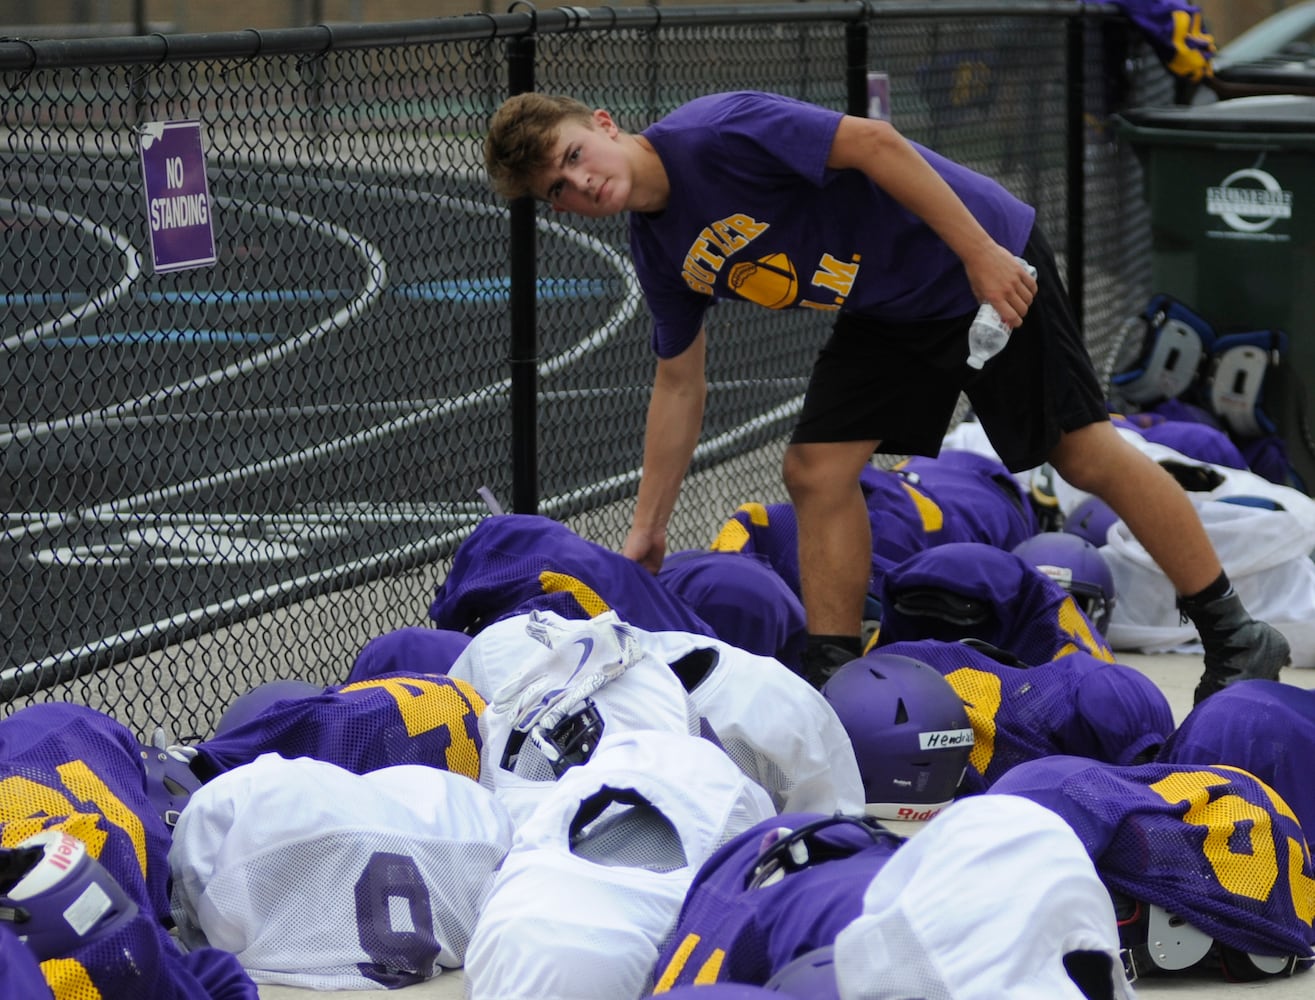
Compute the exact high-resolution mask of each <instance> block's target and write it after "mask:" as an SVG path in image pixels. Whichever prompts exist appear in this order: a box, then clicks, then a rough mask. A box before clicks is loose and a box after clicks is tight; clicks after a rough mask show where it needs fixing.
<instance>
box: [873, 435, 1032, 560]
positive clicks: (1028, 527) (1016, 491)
mask: <svg viewBox="0 0 1315 1000" xmlns="http://www.w3.org/2000/svg"><path fill="white" fill-rule="evenodd" d="M895 471H896V472H897V473H898V474H899V475H900V477H901V478H902V479H903V480H904V482H905V483H907V484H908V487H909V488H910V489H911V490H914V491H916V492H917V493H920V494H922V495H923V496H925V497H927V498H928V499H929V500H930V501H931V502H932V503H934V504H935V505H936V506H937V507H939V508H940V509H941V510H942V511H944V512H945V513H944V517H943V521H944V527H943V529H942V534H941V535H940V536H939V537H936V538H935V539H934V541H933V542H932V544H940V543H944V542H985V543H986V544H987V545H994V546H996V547H997V548H1001V549H1012V548H1013V547H1014V546H1015V545H1017V544H1018V543H1019V542H1021V541H1023V540H1024V539H1027V538H1031V537H1032V536H1033V535H1035V534H1036V532H1037V524H1036V515H1035V514H1034V513H1033V511H1032V504H1031V501H1029V500H1028V498H1027V494H1026V492H1025V491H1024V490H1023V486H1022V484H1021V483H1020V482H1019V481H1018V480H1017V479H1016V478H1015V477H1014V476H1013V475H1012V474H1011V473H1010V472H1009V470H1008V469H1007V468H1005V465H1004V463H1003V462H1000V461H999V460H998V459H994V458H991V457H989V456H987V455H980V454H978V453H976V452H972V451H958V450H953V449H946V450H944V451H942V452H941V453H940V454H939V455H937V456H936V457H935V458H926V457H924V456H920V455H915V456H913V457H911V458H907V459H905V460H904V461H903V462H901V463H900V464H899V465H897V466H896V467H895ZM869 506H871V504H869ZM928 534H930V532H929V533H928Z"/></svg>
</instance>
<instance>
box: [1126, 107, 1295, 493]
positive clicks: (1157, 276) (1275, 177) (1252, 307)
mask: <svg viewBox="0 0 1315 1000" xmlns="http://www.w3.org/2000/svg"><path fill="white" fill-rule="evenodd" d="M1117 125H1118V128H1119V131H1120V133H1121V134H1123V135H1124V136H1125V138H1127V139H1128V140H1129V141H1130V142H1131V143H1132V145H1133V148H1134V149H1135V150H1136V152H1137V155H1138V158H1139V160H1140V161H1141V164H1142V167H1143V175H1144V178H1145V192H1144V193H1145V196H1146V199H1147V201H1148V203H1149V205H1150V213H1151V269H1152V291H1154V292H1163V293H1165V294H1168V295H1172V296H1173V297H1175V298H1177V299H1179V300H1180V301H1181V302H1183V303H1184V304H1185V305H1187V306H1190V307H1191V308H1192V309H1194V310H1195V311H1196V312H1197V313H1199V314H1200V315H1201V316H1203V317H1204V318H1205V319H1207V320H1208V321H1210V322H1211V323H1212V324H1213V325H1214V326H1215V327H1216V329H1217V330H1219V331H1220V332H1221V333H1223V332H1229V331H1242V330H1263V329H1278V330H1283V331H1284V332H1285V333H1286V334H1287V336H1288V359H1287V364H1285V365H1281V366H1279V367H1278V368H1276V369H1272V370H1271V372H1270V375H1268V376H1267V377H1266V380H1265V383H1264V394H1265V409H1266V412H1267V413H1268V414H1269V415H1270V417H1271V418H1272V419H1273V420H1274V422H1275V423H1276V424H1277V425H1278V432H1279V434H1280V436H1281V437H1282V438H1283V441H1284V443H1285V445H1286V446H1287V450H1288V454H1289V458H1290V460H1291V462H1292V465H1293V467H1294V469H1295V470H1296V472H1297V474H1298V475H1299V476H1300V478H1301V480H1302V481H1303V484H1304V487H1305V489H1306V491H1307V492H1308V493H1309V492H1311V491H1312V489H1315V431H1312V428H1311V423H1312V417H1313V416H1315V414H1311V413H1310V412H1309V411H1310V409H1311V407H1312V405H1313V402H1312V400H1308V398H1307V391H1306V387H1307V386H1312V387H1315V308H1313V307H1312V306H1313V303H1312V297H1315V96H1298V95H1272V96H1258V97H1242V98H1236V99H1233V100H1226V101H1218V102H1216V103H1213V104H1201V105H1194V106H1181V105H1173V106H1165V107H1145V108H1137V109H1133V110H1129V111H1126V112H1124V113H1123V114H1122V115H1121V116H1119V117H1118V121H1117Z"/></svg>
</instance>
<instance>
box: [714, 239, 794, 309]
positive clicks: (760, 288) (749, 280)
mask: <svg viewBox="0 0 1315 1000" xmlns="http://www.w3.org/2000/svg"><path fill="white" fill-rule="evenodd" d="M728 281H729V283H730V286H731V290H732V291H734V292H735V293H736V294H738V295H739V296H740V297H741V298H744V299H748V300H749V301H750V302H756V303H757V304H758V305H760V306H766V307H767V308H768V309H784V308H786V307H787V306H790V305H793V304H794V300H795V295H796V294H797V293H798V289H799V282H798V280H797V279H796V277H795V270H794V264H792V263H791V262H790V258H789V257H788V256H786V255H785V254H783V253H769V254H767V255H766V256H765V257H759V258H758V259H757V260H749V261H744V262H743V263H740V264H736V265H734V266H733V267H732V268H731V272H730V277H729V279H728Z"/></svg>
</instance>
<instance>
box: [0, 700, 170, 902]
mask: <svg viewBox="0 0 1315 1000" xmlns="http://www.w3.org/2000/svg"><path fill="white" fill-rule="evenodd" d="M139 746H140V744H139V743H138V742H137V739H136V738H135V737H134V736H133V734H132V733H131V732H129V730H128V728H127V727H126V726H124V725H123V724H122V723H120V722H119V721H117V720H116V719H113V718H111V717H110V716H108V715H105V714H104V713H102V712H97V711H95V710H94V709H91V708H87V707H85V706H83V705H73V704H63V703H58V702H51V703H48V704H39V705H30V706H28V707H27V708H23V709H20V710H19V711H17V712H15V713H14V714H13V715H11V716H9V718H7V719H4V720H0V810H3V811H2V812H0V823H3V827H4V842H5V844H6V845H8V846H13V845H14V844H17V843H18V842H19V841H21V840H24V839H26V838H27V837H30V836H32V834H34V833H40V832H41V831H42V830H47V829H61V830H65V831H67V832H68V833H69V835H70V836H73V837H76V838H77V839H78V840H80V841H82V842H83V843H84V844H86V845H87V853H89V854H90V855H91V856H92V857H94V858H95V859H96V860H97V861H99V862H100V863H101V865H102V866H103V867H104V868H105V870H106V871H108V872H109V873H110V875H111V876H113V878H114V879H115V881H117V882H118V883H119V884H120V885H121V886H122V887H123V890H124V892H126V893H127V894H128V896H129V898H130V899H132V901H133V902H134V903H136V904H137V905H138V906H139V907H141V908H142V909H143V910H144V911H146V912H147V913H151V914H154V915H155V917H156V919H157V920H160V921H163V920H165V919H167V918H168V916H169V890H168V882H169V861H168V856H169V844H170V840H171V838H170V834H169V829H168V828H167V827H166V826H165V825H164V820H163V819H162V818H161V817H160V814H159V812H157V811H156V809H155V807H154V806H152V805H151V801H150V799H149V798H148V797H147V794H146V778H145V771H144V769H143V766H142V760H141V756H140V750H139Z"/></svg>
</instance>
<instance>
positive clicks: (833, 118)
mask: <svg viewBox="0 0 1315 1000" xmlns="http://www.w3.org/2000/svg"><path fill="white" fill-rule="evenodd" d="M840 119H841V114H840V113H839V112H837V111H831V110H829V109H826V108H821V107H818V106H816V105H812V104H806V103H803V102H801V101H798V100H795V99H793V98H789V97H782V96H779V95H775V94H764V93H758V92H750V91H743V92H739V93H729V94H712V95H709V96H706V97H700V98H697V99H695V100H693V101H690V102H689V103H688V104H685V105H683V106H682V107H680V108H678V109H676V110H675V111H673V112H672V113H671V114H669V115H667V116H666V117H665V118H663V119H662V120H661V121H658V122H656V123H654V124H653V125H651V126H649V127H648V128H647V129H645V130H644V133H643V135H644V138H646V139H647V140H648V141H649V142H651V143H652V144H653V147H654V149H656V150H657V153H658V156H659V157H660V158H661V160H662V165H663V167H664V168H665V170H666V172H667V177H668V179H669V180H670V182H671V197H670V198H669V199H668V201H667V205H666V208H665V209H664V210H663V211H662V212H661V213H656V214H644V213H639V212H634V213H631V216H630V250H631V255H632V257H633V259H634V262H635V270H636V272H637V273H638V276H639V281H640V284H641V286H642V287H643V289H644V295H645V297H646V299H647V300H648V305H649V309H650V311H651V312H652V313H653V318H654V330H653V338H652V346H653V349H654V351H656V353H657V354H658V355H659V356H660V357H664V358H670V357H674V356H675V355H677V354H679V353H681V351H683V350H685V348H687V347H688V346H689V345H690V343H691V342H692V341H693V340H694V338H695V336H697V334H698V331H699V329H700V327H701V326H702V322H703V312H704V310H705V309H706V307H707V306H708V304H709V303H711V302H712V301H713V299H714V298H729V299H742V300H746V301H750V302H755V303H757V304H759V305H763V306H767V307H769V308H772V309H785V308H791V307H795V308H810V309H820V310H823V311H828V312H833V311H836V310H843V311H845V312H853V313H860V314H863V315H865V316H871V317H873V318H875V319H879V320H889V321H896V322H902V321H912V320H924V319H928V320H929V319H948V318H952V317H956V316H966V315H968V314H969V313H972V312H974V311H976V309H977V300H976V298H975V297H974V295H973V292H972V289H971V288H970V287H969V285H968V280H967V276H966V274H965V272H964V269H963V265H962V263H961V262H960V261H959V259H958V258H957V257H956V256H955V255H954V253H953V251H951V250H950V248H949V247H948V246H947V245H946V244H945V242H944V241H943V240H942V239H941V238H940V237H939V236H937V235H936V233H935V232H934V231H933V230H932V229H931V228H930V227H929V226H927V225H926V224H925V223H924V222H922V221H921V220H920V219H918V218H917V217H916V216H915V215H913V214H912V213H911V212H909V211H908V210H907V209H905V208H904V207H903V206H901V205H900V204H899V203H898V202H897V201H895V199H894V198H892V197H891V196H890V195H889V194H887V193H886V192H885V191H883V190H882V189H881V188H879V187H877V186H876V185H875V184H873V183H872V182H871V181H870V180H869V179H868V178H867V177H866V176H865V175H864V174H862V173H861V172H859V171H857V170H832V169H830V168H828V167H827V165H826V160H827V156H828V154H829V152H830V149H831V141H832V139H833V137H834V135H835V131H836V128H837V126H838V125H839V123H840ZM915 148H916V149H917V150H918V152H920V153H921V154H922V156H923V157H924V158H925V159H926V160H927V162H928V163H929V164H931V166H932V168H933V169H934V170H935V171H936V172H937V173H938V174H940V175H941V177H942V178H944V179H945V181H946V182H947V183H948V184H949V185H950V187H951V188H953V189H954V191H955V193H956V194H958V196H959V197H960V199H961V200H962V201H963V202H964V204H965V205H967V207H968V210H969V211H970V212H972V214H973V215H974V216H975V217H976V218H977V220H978V222H980V223H981V224H982V226H983V228H984V229H985V230H986V231H987V232H988V233H989V234H990V235H991V237H992V238H993V239H994V240H995V241H996V242H997V243H999V244H1001V245H1002V246H1004V247H1005V248H1006V249H1008V250H1009V251H1010V252H1011V253H1021V252H1022V250H1023V247H1024V245H1025V244H1026V242H1027V238H1028V235H1029V233H1031V231H1032V223H1033V220H1034V218H1035V216H1036V212H1035V210H1034V209H1033V208H1032V207H1031V206H1029V205H1026V204H1024V203H1023V202H1021V201H1019V200H1018V199H1017V198H1015V197H1014V196H1013V195H1012V194H1010V193H1009V192H1008V191H1006V190H1005V188H1004V187H1003V186H1001V185H1000V184H998V183H996V182H995V181H993V180H991V179H990V178H987V177H984V176H982V175H981V174H977V173H974V172H973V171H971V170H969V169H967V168H966V167H963V166H960V165H959V164H956V163H953V162H951V161H950V160H947V159H945V158H944V157H942V156H940V155H938V154H936V153H934V152H932V151H931V150H928V149H924V148H922V147H919V146H915Z"/></svg>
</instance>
